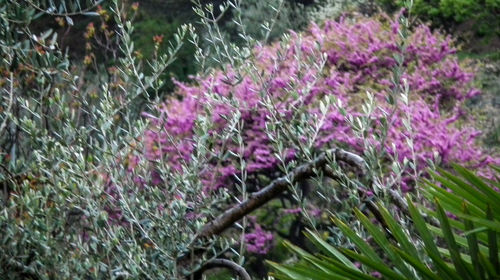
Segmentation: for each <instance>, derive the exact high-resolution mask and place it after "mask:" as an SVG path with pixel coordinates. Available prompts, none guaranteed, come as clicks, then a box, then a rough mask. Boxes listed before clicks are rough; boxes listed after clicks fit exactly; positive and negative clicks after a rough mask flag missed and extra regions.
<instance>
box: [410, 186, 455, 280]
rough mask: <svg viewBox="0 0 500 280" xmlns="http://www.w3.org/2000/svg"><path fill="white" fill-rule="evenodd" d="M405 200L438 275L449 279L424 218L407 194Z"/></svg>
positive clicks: (448, 273)
mask: <svg viewBox="0 0 500 280" xmlns="http://www.w3.org/2000/svg"><path fill="white" fill-rule="evenodd" d="M406 201H407V203H408V210H409V211H410V216H411V217H412V219H413V224H414V226H415V228H416V229H417V231H418V233H419V235H420V238H422V241H423V242H424V245H425V250H426V252H427V254H428V255H429V256H431V258H432V260H433V261H434V264H436V269H437V273H438V275H439V276H440V277H441V278H443V279H450V272H449V271H448V270H447V269H445V268H444V267H445V266H446V264H445V263H444V262H443V259H442V258H441V255H440V254H439V251H438V249H437V246H436V244H435V242H434V239H433V238H432V235H431V233H430V232H429V230H428V228H427V225H426V223H425V221H424V218H423V217H422V215H421V214H420V212H419V211H418V209H417V208H416V207H415V205H414V204H413V202H412V201H411V199H410V197H409V196H407V197H406ZM433 256H434V257H433ZM451 279H453V278H451Z"/></svg>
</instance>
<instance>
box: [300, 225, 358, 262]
mask: <svg viewBox="0 0 500 280" xmlns="http://www.w3.org/2000/svg"><path fill="white" fill-rule="evenodd" d="M305 236H306V237H307V238H308V239H309V240H310V241H311V242H312V243H313V244H314V245H315V246H316V248H318V249H320V250H321V251H322V252H323V253H324V254H326V255H327V256H331V257H332V258H336V259H338V260H339V261H340V262H342V263H343V264H344V265H346V266H347V267H350V268H352V269H356V270H358V271H359V269H358V268H357V267H356V266H355V265H354V264H353V263H352V262H351V261H350V260H349V259H348V258H346V257H345V256H344V255H343V254H342V253H340V252H339V251H338V250H337V249H335V248H334V247H333V246H331V245H330V244H328V243H327V242H326V241H324V240H323V239H321V237H319V236H317V235H316V234H315V233H314V232H312V231H311V230H310V229H306V233H305Z"/></svg>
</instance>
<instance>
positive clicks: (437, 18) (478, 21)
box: [378, 0, 500, 36]
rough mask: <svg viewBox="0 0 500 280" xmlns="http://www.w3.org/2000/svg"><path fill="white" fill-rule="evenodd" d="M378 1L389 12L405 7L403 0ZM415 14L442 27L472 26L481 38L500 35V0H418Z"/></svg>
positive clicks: (416, 0) (415, 5)
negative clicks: (389, 10)
mask: <svg viewBox="0 0 500 280" xmlns="http://www.w3.org/2000/svg"><path fill="white" fill-rule="evenodd" d="M378 2H379V3H380V4H381V5H382V6H384V7H386V8H389V9H399V8H401V7H403V5H404V1H401V0H397V1H392V0H378ZM412 13H414V14H415V15H417V16H418V17H420V19H422V20H430V21H432V22H433V24H435V25H439V26H442V27H449V26H450V25H455V26H457V25H459V24H463V23H464V24H466V25H465V26H467V27H465V28H464V30H466V29H469V28H471V27H472V31H474V32H476V33H477V35H480V36H499V35H500V1H499V0H487V1H481V0H415V1H414V6H413V9H412ZM466 31H468V30H466Z"/></svg>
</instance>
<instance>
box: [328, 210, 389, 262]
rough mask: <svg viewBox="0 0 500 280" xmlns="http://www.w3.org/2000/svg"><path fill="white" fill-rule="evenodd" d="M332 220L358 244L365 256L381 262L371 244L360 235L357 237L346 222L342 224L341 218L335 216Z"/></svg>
mask: <svg viewBox="0 0 500 280" xmlns="http://www.w3.org/2000/svg"><path fill="white" fill-rule="evenodd" d="M332 220H333V222H334V223H335V225H337V226H338V227H339V229H340V230H341V231H342V232H343V233H344V235H345V236H346V237H348V238H349V240H351V241H352V242H353V243H354V244H356V246H358V249H359V250H360V251H361V252H362V253H363V254H365V255H366V256H367V257H369V258H370V259H372V260H374V261H376V262H379V263H383V261H382V259H381V258H380V257H379V256H378V255H377V253H376V252H375V251H374V250H373V249H372V248H371V246H370V245H369V244H368V243H366V242H365V241H364V240H363V239H361V237H359V236H358V235H357V234H356V233H355V232H354V231H353V230H352V229H350V228H349V227H348V226H347V225H346V224H344V223H343V222H342V221H341V220H339V219H338V218H336V217H333V218H332Z"/></svg>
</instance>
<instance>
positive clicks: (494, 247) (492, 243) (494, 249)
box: [486, 205, 500, 273]
mask: <svg viewBox="0 0 500 280" xmlns="http://www.w3.org/2000/svg"><path fill="white" fill-rule="evenodd" d="M486 219H488V220H493V211H492V209H491V207H490V206H489V205H488V206H487V208H486ZM497 232H498V230H497ZM488 245H489V249H490V254H489V258H490V263H491V264H492V265H493V267H495V268H496V272H497V273H499V271H500V267H499V266H500V264H499V262H498V244H497V233H496V232H495V231H494V230H493V229H491V228H490V229H488Z"/></svg>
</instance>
